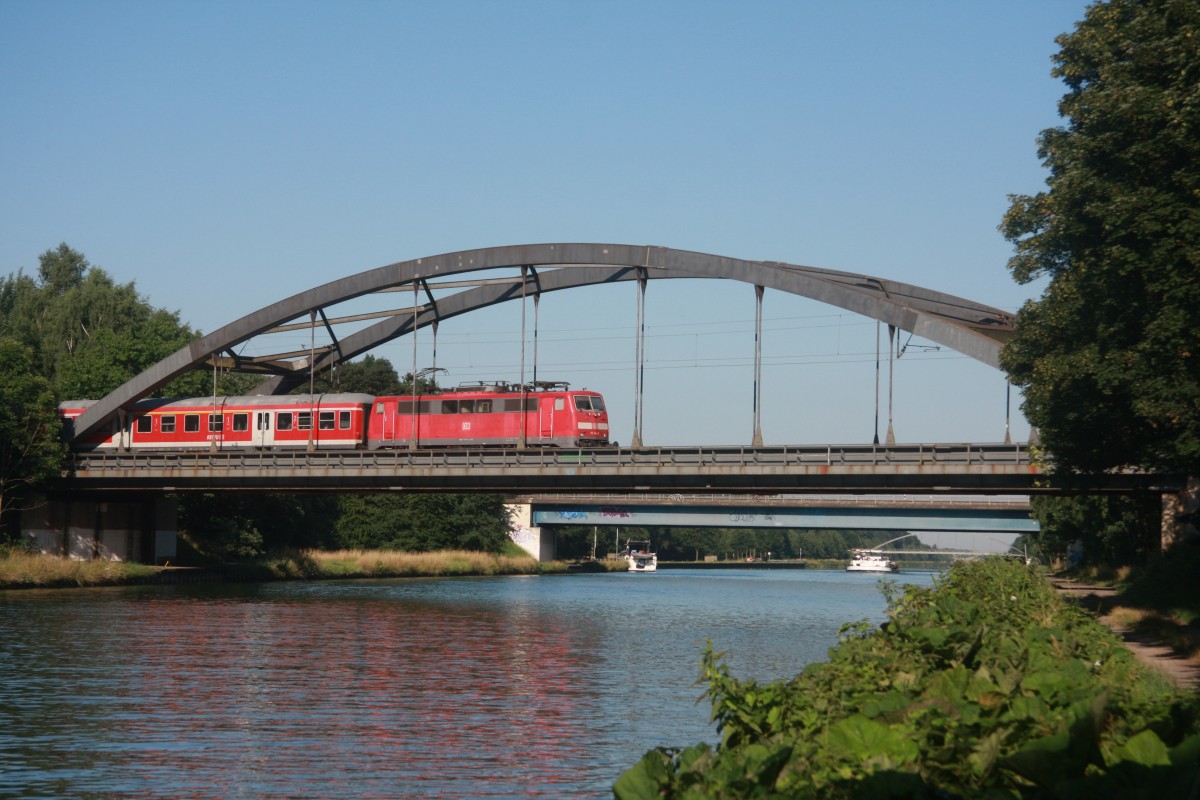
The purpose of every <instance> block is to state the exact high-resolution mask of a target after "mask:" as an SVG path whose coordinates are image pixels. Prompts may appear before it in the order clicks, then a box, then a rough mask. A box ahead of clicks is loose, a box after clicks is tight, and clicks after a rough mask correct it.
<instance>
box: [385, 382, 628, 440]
mask: <svg viewBox="0 0 1200 800" xmlns="http://www.w3.org/2000/svg"><path fill="white" fill-rule="evenodd" d="M414 425H415V429H416V436H415V437H414V436H413V430H414ZM522 427H523V428H524V433H525V444H526V445H527V446H529V447H603V446H607V445H608V443H609V442H608V411H607V409H606V408H605V406H604V398H603V397H601V395H600V394H599V392H591V391H588V390H586V389H584V390H583V391H575V392H572V391H569V385H568V384H566V383H551V382H542V381H539V382H538V383H536V384H534V385H533V386H532V387H526V388H525V389H522V388H521V387H520V386H513V385H511V384H507V383H481V384H476V385H469V386H459V387H458V388H457V389H454V390H452V391H448V392H443V393H442V394H434V395H420V396H418V397H417V398H416V405H415V407H414V405H413V398H412V397H411V396H396V397H377V398H375V406H374V408H373V409H372V411H371V420H370V423H369V424H368V426H367V446H368V447H370V448H378V447H408V446H409V445H410V444H411V443H412V442H413V440H414V438H415V440H416V445H417V447H456V446H463V447H472V446H488V447H501V446H506V447H515V446H517V445H519V444H520V439H521V431H522Z"/></svg>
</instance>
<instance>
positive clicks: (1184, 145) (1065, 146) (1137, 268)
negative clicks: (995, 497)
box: [1000, 0, 1200, 475]
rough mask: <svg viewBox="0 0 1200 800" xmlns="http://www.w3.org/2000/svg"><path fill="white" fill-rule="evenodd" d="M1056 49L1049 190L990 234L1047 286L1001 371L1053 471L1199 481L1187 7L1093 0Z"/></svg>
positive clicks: (1198, 158) (1193, 127)
mask: <svg viewBox="0 0 1200 800" xmlns="http://www.w3.org/2000/svg"><path fill="white" fill-rule="evenodd" d="M1058 42H1059V45H1060V48H1061V49H1060V50H1059V52H1058V54H1057V55H1056V56H1055V59H1054V60H1055V65H1056V66H1055V68H1054V70H1053V74H1054V75H1055V76H1056V77H1059V78H1062V80H1063V81H1064V82H1065V84H1066V86H1067V89H1068V91H1067V93H1066V95H1065V96H1064V97H1063V98H1062V100H1061V101H1060V103H1059V111H1060V113H1061V114H1062V116H1063V117H1064V119H1065V120H1066V124H1065V125H1064V126H1062V127H1058V128H1052V129H1049V130H1046V131H1043V132H1042V134H1041V136H1040V138H1039V151H1038V152H1039V156H1040V157H1041V158H1042V159H1043V163H1044V164H1045V166H1046V167H1047V169H1048V170H1049V173H1050V175H1049V178H1048V179H1047V184H1048V188H1047V190H1046V191H1043V192H1040V193H1038V194H1036V195H1033V196H1025V195H1022V196H1013V197H1012V198H1010V199H1011V201H1012V205H1011V207H1010V208H1009V210H1008V212H1007V214H1006V215H1005V217H1004V220H1003V223H1002V224H1001V226H1000V228H1001V231H1002V232H1003V233H1004V235H1005V237H1006V238H1008V239H1009V240H1010V241H1011V242H1012V243H1013V244H1014V247H1015V252H1014V255H1013V257H1012V258H1011V260H1010V261H1009V265H1008V266H1009V269H1010V270H1011V272H1012V274H1013V276H1014V278H1016V280H1018V281H1019V282H1022V283H1025V282H1029V281H1032V280H1034V279H1038V278H1048V279H1049V282H1048V284H1047V286H1046V288H1045V290H1044V292H1043V294H1042V297H1041V298H1040V300H1038V301H1037V302H1030V303H1027V304H1026V305H1025V307H1024V308H1023V309H1022V310H1021V312H1020V314H1019V315H1018V319H1017V331H1016V337H1015V338H1014V340H1013V341H1012V342H1010V343H1009V344H1008V346H1007V347H1006V348H1005V350H1004V352H1003V354H1002V357H1001V363H1002V365H1003V367H1004V369H1005V370H1006V371H1007V372H1008V373H1009V376H1010V379H1011V380H1012V381H1013V382H1014V383H1016V384H1017V385H1019V386H1021V387H1023V388H1024V389H1025V401H1024V409H1025V413H1026V415H1027V417H1028V418H1029V420H1030V422H1031V423H1032V424H1033V425H1034V426H1036V427H1037V428H1038V429H1039V431H1040V433H1041V436H1042V441H1043V443H1044V444H1045V445H1046V446H1047V448H1048V449H1049V450H1050V451H1051V452H1052V453H1053V456H1054V459H1055V463H1056V465H1057V466H1058V467H1060V468H1064V469H1070V470H1084V471H1093V470H1103V469H1108V468H1112V467H1118V466H1140V467H1144V468H1148V469H1170V470H1182V471H1185V472H1187V473H1188V474H1192V475H1196V474H1200V272H1198V271H1200V3H1197V2H1196V0H1108V1H1107V2H1100V3H1095V4H1094V5H1092V6H1090V7H1089V8H1088V11H1087V14H1086V16H1085V18H1084V20H1082V21H1081V22H1080V23H1078V24H1077V26H1076V29H1075V30H1074V32H1072V33H1069V34H1064V35H1062V36H1060V37H1059V39H1058Z"/></svg>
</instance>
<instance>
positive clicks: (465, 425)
mask: <svg viewBox="0 0 1200 800" xmlns="http://www.w3.org/2000/svg"><path fill="white" fill-rule="evenodd" d="M462 429H463V430H464V431H469V430H471V423H469V422H464V423H463V426H462Z"/></svg>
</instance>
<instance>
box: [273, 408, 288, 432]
mask: <svg viewBox="0 0 1200 800" xmlns="http://www.w3.org/2000/svg"><path fill="white" fill-rule="evenodd" d="M291 429H292V412H290V411H280V412H279V416H277V417H276V418H275V430H277V431H290V430H291Z"/></svg>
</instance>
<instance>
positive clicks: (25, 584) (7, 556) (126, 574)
mask: <svg viewBox="0 0 1200 800" xmlns="http://www.w3.org/2000/svg"><path fill="white" fill-rule="evenodd" d="M158 572H159V570H158V568H157V567H149V566H146V565H144V564H129V563H125V562H120V561H76V560H73V559H69V558H60V557H58V556H46V555H41V554H40V553H29V552H25V551H22V550H19V549H13V550H5V549H0V589H26V588H49V587H58V586H115V585H119V584H122V583H135V582H142V581H145V580H147V579H150V578H152V577H154V576H155V575H157V574H158Z"/></svg>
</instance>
